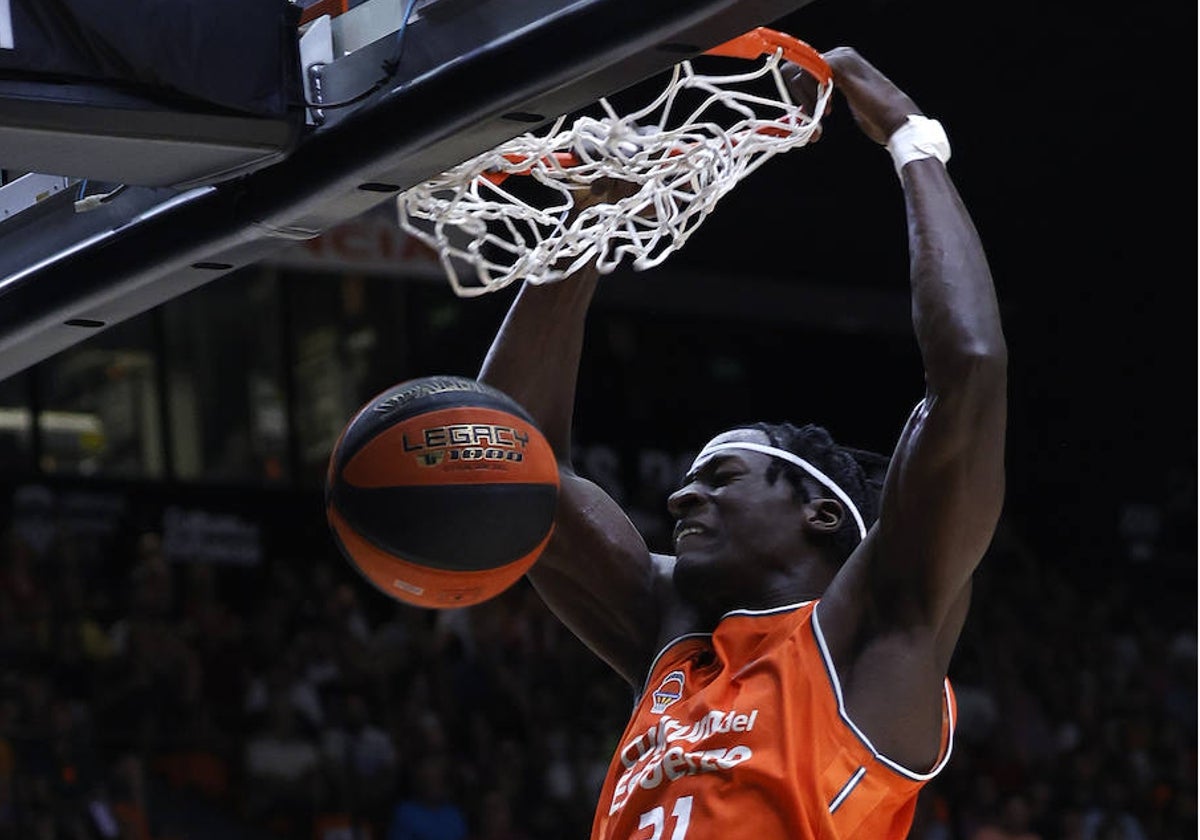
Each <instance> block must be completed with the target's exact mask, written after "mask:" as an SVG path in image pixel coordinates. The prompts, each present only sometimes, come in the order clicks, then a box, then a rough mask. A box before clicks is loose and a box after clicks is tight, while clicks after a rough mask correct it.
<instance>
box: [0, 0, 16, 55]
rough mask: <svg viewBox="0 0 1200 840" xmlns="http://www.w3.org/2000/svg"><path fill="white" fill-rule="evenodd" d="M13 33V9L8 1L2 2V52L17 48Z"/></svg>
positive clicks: (0, 24) (0, 42) (0, 25)
mask: <svg viewBox="0 0 1200 840" xmlns="http://www.w3.org/2000/svg"><path fill="white" fill-rule="evenodd" d="M15 46H16V45H15V44H14V43H13V31H12V8H11V7H10V6H9V5H8V0H0V50H11V49H14V48H15Z"/></svg>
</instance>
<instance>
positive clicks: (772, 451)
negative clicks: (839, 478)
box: [689, 440, 867, 540]
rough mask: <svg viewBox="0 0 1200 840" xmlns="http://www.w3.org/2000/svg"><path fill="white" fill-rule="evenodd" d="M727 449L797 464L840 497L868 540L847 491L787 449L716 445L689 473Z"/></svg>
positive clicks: (734, 443)
mask: <svg viewBox="0 0 1200 840" xmlns="http://www.w3.org/2000/svg"><path fill="white" fill-rule="evenodd" d="M726 449H749V450H750V451H752V452H762V453H763V454H764V455H770V456H772V457H775V458H782V459H783V460H784V461H787V462H788V463H790V464H795V465H796V466H797V467H799V468H800V469H802V470H804V471H805V472H806V473H808V474H809V475H811V476H812V477H813V478H815V479H816V480H817V481H819V482H821V483H822V484H824V485H825V486H826V487H828V488H829V489H830V490H832V491H833V495H835V496H837V497H838V501H840V502H841V503H842V504H843V505H845V506H846V508H847V509H849V511H850V515H851V516H853V517H854V522H855V523H856V524H857V525H858V538H859V539H860V540H864V539H866V538H867V526H866V525H865V524H864V523H863V518H862V514H861V513H859V512H858V507H857V506H856V505H855V504H854V502H852V501H850V497H849V496H848V495H846V491H845V490H843V489H842V488H841V487H838V486H837V483H836V482H835V481H834V480H833V479H832V478H830V477H829V476H827V475H825V473H823V472H821V471H820V470H819V469H817V468H816V467H814V466H813V465H812V464H810V463H808V461H805V460H804V459H803V458H801V457H800V456H799V455H797V454H796V453H794V452H788V451H787V450H786V449H779V448H778V447H775V446H767V445H766V444H763V443H750V442H749V441H740V440H739V441H730V442H729V443H714V444H712V445H711V446H706V447H704V449H702V450H701V451H700V454H699V455H697V456H696V460H695V461H693V462H692V468H691V470H689V472H695V471H696V470H698V469H699V468H700V466H701V465H702V464H704V462H706V461H707V460H708V459H709V458H711V457H712V456H713V455H714V454H716V453H717V452H722V451H724V450H726Z"/></svg>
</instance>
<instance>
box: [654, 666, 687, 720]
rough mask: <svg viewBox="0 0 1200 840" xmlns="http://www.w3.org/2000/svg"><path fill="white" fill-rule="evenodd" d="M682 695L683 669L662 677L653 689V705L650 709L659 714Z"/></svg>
mask: <svg viewBox="0 0 1200 840" xmlns="http://www.w3.org/2000/svg"><path fill="white" fill-rule="evenodd" d="M682 696H683V671H672V672H671V673H669V674H667V675H666V676H665V677H663V681H662V682H661V683H659V685H658V688H656V689H655V690H654V705H653V706H651V707H650V711H652V712H654V714H656V715H661V714H662V713H663V712H665V711H666V710H667V707H668V706H670V705H671V704H672V703H674V702H675V701H676V700H678V699H679V698H680V697H682Z"/></svg>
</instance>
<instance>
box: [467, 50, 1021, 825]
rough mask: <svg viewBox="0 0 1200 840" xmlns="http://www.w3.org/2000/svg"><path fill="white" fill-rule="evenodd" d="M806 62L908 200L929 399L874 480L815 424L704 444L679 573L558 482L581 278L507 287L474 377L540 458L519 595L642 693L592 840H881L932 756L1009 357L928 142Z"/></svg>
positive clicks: (991, 522) (980, 544)
mask: <svg viewBox="0 0 1200 840" xmlns="http://www.w3.org/2000/svg"><path fill="white" fill-rule="evenodd" d="M824 57H825V59H826V61H827V62H828V63H829V65H830V67H831V68H832V70H833V73H834V80H835V86H836V88H837V89H838V90H839V91H840V94H841V97H842V98H844V101H845V103H846V105H847V106H848V108H849V111H850V113H851V114H852V115H853V117H854V120H855V122H856V123H857V124H858V126H859V127H860V128H861V129H862V131H863V132H865V133H866V135H867V136H868V137H870V138H871V139H872V140H874V141H875V142H876V143H878V144H880V145H881V146H885V147H887V149H888V150H889V151H890V152H891V154H892V156H893V158H894V160H895V164H896V168H897V170H898V174H899V180H900V184H901V186H902V188H903V190H904V197H905V204H906V214H907V221H908V237H909V250H910V257H911V261H910V272H911V278H910V281H911V289H912V313H913V326H914V330H915V334H916V339H917V342H918V345H919V348H920V351H921V354H922V357H923V361H924V366H925V379H926V388H925V394H924V397H923V399H921V400H920V402H918V403H917V405H916V407H915V409H914V410H913V411H912V414H911V416H910V417H909V419H908V421H907V423H906V424H905V426H904V428H903V430H902V431H901V433H900V437H899V442H898V444H897V446H896V449H895V451H894V453H893V455H892V456H891V459H890V464H888V465H886V470H885V472H886V475H882V474H881V475H879V476H878V478H879V480H878V481H875V480H873V473H874V472H876V471H875V470H874V468H873V466H872V465H871V464H869V463H866V462H865V459H863V458H862V457H861V456H859V455H858V454H857V453H854V452H853V451H852V450H847V449H845V448H843V447H841V446H839V445H837V444H836V443H834V442H833V440H832V439H831V438H830V436H829V434H828V433H827V432H826V431H825V430H824V429H822V428H820V427H817V426H804V427H799V428H798V427H794V426H791V425H762V424H758V425H752V426H747V427H744V428H736V429H730V430H728V431H724V432H722V433H720V434H718V435H717V436H716V437H714V438H713V439H712V440H711V441H710V442H709V443H708V444H707V445H706V446H705V447H704V448H703V449H702V451H701V452H700V454H699V456H698V457H697V458H696V459H695V462H694V463H693V464H692V466H691V469H690V470H689V471H688V472H687V474H686V476H685V477H684V479H683V486H682V487H680V488H679V489H678V490H676V491H675V492H674V493H673V494H672V495H671V496H670V498H669V499H668V502H667V505H668V508H669V510H670V512H671V514H672V515H673V516H674V518H675V519H676V525H675V532H674V540H675V555H674V556H662V555H658V554H654V553H651V552H650V551H649V550H648V549H647V546H646V543H645V541H644V540H643V539H642V537H641V536H640V535H639V534H638V532H637V531H636V530H635V529H634V527H633V525H632V524H631V522H630V520H629V519H628V518H627V517H626V516H625V515H624V514H623V513H622V511H621V510H620V509H619V508H618V506H617V505H616V503H615V502H614V501H613V500H612V499H611V498H609V497H608V496H607V495H606V494H605V493H604V492H603V491H601V490H600V489H599V488H598V487H597V486H596V485H594V484H593V483H591V482H589V481H587V480H584V479H583V478H581V477H579V476H578V475H577V474H576V473H575V471H574V470H573V469H572V466H571V461H570V438H571V417H572V409H573V404H574V401H575V387H576V378H577V367H578V362H579V358H580V352H581V345H582V341H583V331H584V322H585V313H586V311H587V309H588V305H589V302H590V301H591V299H592V295H593V291H594V290H595V287H596V283H597V275H596V273H595V272H594V271H593V272H591V273H586V274H583V275H579V274H577V275H575V276H573V277H571V278H568V279H567V280H565V281H563V282H560V283H554V284H543V285H532V284H526V285H525V286H524V287H523V288H521V289H520V290H519V291H518V293H517V295H516V297H515V298H514V301H513V304H512V306H511V308H510V310H509V312H508V314H507V316H506V318H505V320H504V323H503V325H502V326H501V328H500V330H499V332H498V334H497V336H496V338H495V340H494V343H493V345H492V347H491V349H490V351H489V353H488V355H487V358H486V360H485V362H484V364H483V366H482V370H481V373H480V378H481V379H482V380H483V381H485V382H488V383H490V384H491V385H494V386H496V387H499V388H501V389H502V390H504V391H506V392H508V393H509V394H511V395H512V396H514V397H515V398H516V399H518V400H519V401H520V402H521V403H523V404H524V405H525V406H526V407H527V408H528V409H529V411H531V412H532V414H533V416H534V417H535V418H536V419H537V421H538V422H539V424H540V426H541V428H542V430H543V431H544V432H545V433H546V436H547V437H548V439H549V440H550V442H551V444H552V445H553V446H554V448H555V451H556V453H557V455H558V458H559V461H560V464H561V474H562V487H561V497H560V501H559V508H558V513H557V519H556V530H555V534H554V537H553V539H552V540H551V542H550V545H549V547H548V548H547V550H546V552H545V554H544V555H543V556H542V557H541V558H540V560H539V561H538V563H537V565H536V566H535V567H534V568H533V570H532V571H531V573H530V578H531V581H532V583H533V585H534V586H535V588H536V589H537V591H538V593H539V594H540V595H541V597H542V598H544V599H545V602H546V603H547V604H548V605H549V607H550V608H551V609H552V610H553V611H554V612H555V614H556V615H557V616H558V617H559V618H560V619H561V620H562V621H563V622H564V623H565V624H566V625H567V626H568V627H569V628H570V629H571V630H572V631H574V632H575V633H576V634H578V636H579V637H580V638H581V639H582V640H583V641H584V642H585V643H586V644H587V645H588V646H589V647H590V649H591V650H593V651H594V652H595V653H596V654H597V655H599V656H600V657H602V658H603V659H604V660H605V661H606V662H607V663H608V664H609V665H611V666H612V667H613V668H614V669H615V670H616V671H617V672H618V673H619V674H620V675H621V676H622V677H624V678H625V680H627V681H628V682H629V683H630V684H631V685H633V686H634V688H635V689H636V691H637V701H636V706H635V709H634V711H633V715H632V717H631V719H630V722H629V725H628V728H627V729H626V730H625V733H624V735H623V736H622V737H621V740H620V743H619V746H618V748H617V751H616V754H615V755H614V756H613V758H612V763H611V765H610V769H609V772H608V777H607V779H606V782H605V784H604V787H603V790H602V793H601V798H600V802H599V806H598V810H597V813H596V815H595V818H594V823H593V830H592V838H593V840H610V838H612V839H615V838H620V840H630V838H637V840H643V839H644V840H660V839H661V840H684V839H685V838H686V840H729V838H752V840H799V839H800V838H864V840H900V838H904V837H905V836H906V834H907V832H908V830H909V827H910V825H911V822H912V818H913V811H914V806H915V803H916V798H917V795H918V793H919V791H920V790H921V788H922V786H923V785H924V784H925V783H926V782H927V781H928V780H929V779H931V778H932V777H933V776H934V775H936V774H937V773H938V772H939V771H940V770H941V769H942V767H943V766H944V765H945V764H946V762H947V760H948V759H949V758H950V755H951V749H952V745H953V732H954V697H953V691H952V689H951V686H950V684H949V681H948V679H947V670H948V666H949V663H950V658H951V654H952V653H953V651H954V648H955V645H956V642H957V640H958V637H959V633H960V631H961V629H962V626H963V622H964V620H965V617H966V614H967V607H968V601H969V598H970V591H971V577H972V573H973V571H974V570H975V568H976V566H977V565H978V563H979V562H980V560H981V558H982V557H983V555H984V552H985V550H986V549H987V547H988V545H989V543H990V541H991V538H992V535H993V530H994V528H995V526H996V523H997V520H998V517H999V514H1000V510H1001V504H1002V499H1003V496H1004V466H1003V460H1004V436H1005V411H1006V408H1005V406H1006V394H1005V390H1006V353H1007V351H1006V348H1005V341H1004V336H1003V334H1002V331H1001V325H1000V318H999V312H998V307H997V303H996V297H995V292H994V289H993V286H992V280H991V276H990V272H989V268H988V265H987V260H986V258H985V256H984V253H983V250H982V247H981V245H980V241H979V238H978V236H977V234H976V231H975V228H974V224H973V222H972V220H971V218H970V216H969V214H968V212H967V210H966V209H965V208H964V206H963V204H962V201H961V200H960V198H959V195H958V192H957V190H956V188H955V186H954V184H953V183H952V181H951V179H950V176H949V174H948V173H947V171H946V167H945V165H944V162H945V160H946V159H947V158H948V157H949V148H948V145H947V143H946V141H945V135H944V133H943V132H942V131H941V128H940V125H938V124H937V123H936V122H934V121H931V120H927V119H925V118H924V117H923V116H921V111H920V109H919V108H918V107H917V105H916V103H915V102H914V101H913V100H912V99H911V98H909V97H908V96H907V95H906V94H905V93H903V92H902V91H901V90H899V89H898V88H897V87H896V86H895V85H894V84H893V83H892V82H891V81H890V80H889V79H887V78H886V77H885V76H884V75H882V74H881V73H880V72H879V71H878V70H877V69H876V68H875V67H874V66H872V65H871V64H870V63H868V62H867V61H865V60H864V59H863V58H862V57H860V56H859V55H858V53H857V52H856V51H855V50H853V49H850V48H845V47H841V48H838V49H834V50H832V51H830V52H828V53H825V54H824ZM795 84H796V83H795V82H793V85H795ZM797 93H798V94H799V93H801V92H800V91H797ZM825 142H828V140H826V141H825ZM803 386H804V382H803V379H802V375H801V374H798V375H797V379H796V387H798V388H803ZM864 386H865V387H864V389H863V390H864V393H869V392H870V383H864ZM864 463H866V468H864ZM880 472H883V471H880Z"/></svg>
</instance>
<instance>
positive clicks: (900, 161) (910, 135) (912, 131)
mask: <svg viewBox="0 0 1200 840" xmlns="http://www.w3.org/2000/svg"><path fill="white" fill-rule="evenodd" d="M887 150H888V152H889V153H890V154H891V156H892V161H893V162H894V163H895V164H896V174H897V175H899V174H900V170H901V169H903V168H904V164H906V163H908V162H909V161H913V160H921V159H922V158H931V157H935V158H937V159H938V160H940V161H941V162H942V163H943V164H944V163H945V162H946V161H948V160H950V140H949V139H947V137H946V130H945V129H944V128H942V124H941V123H940V122H938V121H937V120H931V119H929V118H928V117H922V116H920V115H919V114H909V115H908V119H906V120H905V121H904V125H902V126H900V127H899V128H897V129H896V130H895V131H894V132H893V133H892V136H891V137H890V138H888V142H887Z"/></svg>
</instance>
